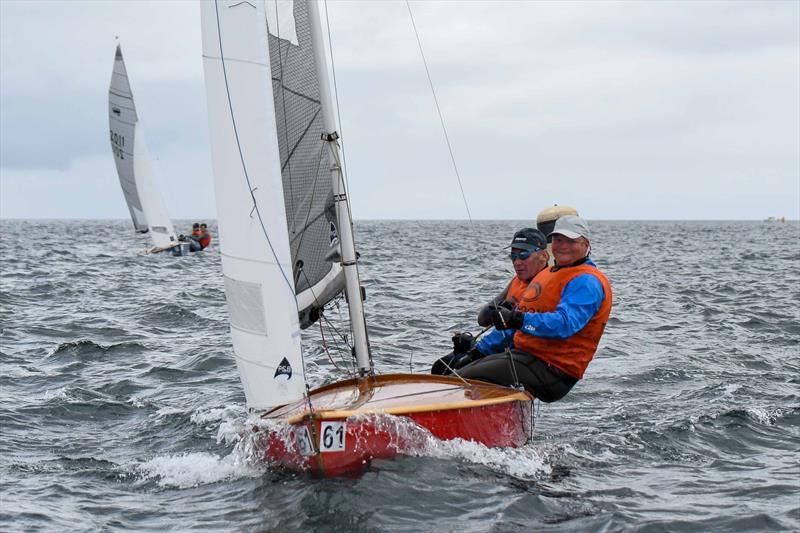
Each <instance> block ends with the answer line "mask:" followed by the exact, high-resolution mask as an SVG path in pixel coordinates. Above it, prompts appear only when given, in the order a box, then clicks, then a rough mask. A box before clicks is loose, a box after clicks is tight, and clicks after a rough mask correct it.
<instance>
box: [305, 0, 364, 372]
mask: <svg viewBox="0 0 800 533" xmlns="http://www.w3.org/2000/svg"><path fill="white" fill-rule="evenodd" d="M306 4H307V6H308V13H309V19H310V23H311V24H310V25H311V41H312V45H313V49H314V63H315V66H316V70H317V79H318V80H319V95H320V101H321V102H322V117H323V123H324V125H325V134H324V135H323V141H325V142H326V143H327V145H328V147H329V148H330V151H331V156H332V158H333V164H332V165H331V169H330V171H331V179H332V180H333V194H334V199H335V202H336V213H337V219H338V222H339V224H338V225H339V228H338V230H339V243H340V246H341V253H342V268H343V269H344V275H345V294H346V295H347V303H348V308H349V312H350V325H351V327H352V329H353V344H354V346H355V351H356V364H357V365H358V373H359V375H361V376H364V375H368V374H372V358H371V356H370V352H369V340H368V339H367V323H366V320H365V318H364V302H363V301H362V299H361V280H360V278H359V276H358V260H357V257H356V248H355V242H354V239H353V221H352V219H351V218H350V205H349V202H348V200H347V188H346V187H345V183H344V172H343V170H342V165H341V161H340V158H339V145H338V144H337V142H336V140H337V139H338V138H339V135H338V133H336V122H335V120H334V118H333V103H332V101H331V90H330V82H329V81H328V67H327V65H328V63H327V61H326V59H325V47H324V46H323V45H322V43H323V42H324V41H323V37H322V26H321V19H320V15H319V10H318V9H317V2H316V1H315V0H306Z"/></svg>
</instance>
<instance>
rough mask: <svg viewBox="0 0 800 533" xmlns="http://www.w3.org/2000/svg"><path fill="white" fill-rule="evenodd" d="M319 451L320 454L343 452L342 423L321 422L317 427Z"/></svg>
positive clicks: (344, 431)
mask: <svg viewBox="0 0 800 533" xmlns="http://www.w3.org/2000/svg"><path fill="white" fill-rule="evenodd" d="M319 431H320V438H319V450H320V451H321V452H341V451H343V450H344V436H345V433H347V431H346V426H345V423H344V422H322V423H320V425H319Z"/></svg>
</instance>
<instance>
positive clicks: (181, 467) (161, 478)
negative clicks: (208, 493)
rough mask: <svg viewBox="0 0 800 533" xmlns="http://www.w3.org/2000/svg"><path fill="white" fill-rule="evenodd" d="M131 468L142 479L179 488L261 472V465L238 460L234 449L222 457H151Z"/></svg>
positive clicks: (199, 454) (185, 455)
mask: <svg viewBox="0 0 800 533" xmlns="http://www.w3.org/2000/svg"><path fill="white" fill-rule="evenodd" d="M134 469H135V471H136V472H138V473H139V475H140V476H141V477H142V478H143V479H154V480H155V481H157V483H158V484H159V485H160V486H162V487H178V488H182V489H184V488H188V487H197V486H199V485H209V484H212V483H218V482H220V481H226V480H228V481H229V480H234V479H239V478H245V477H258V476H260V475H263V474H264V469H263V468H257V467H256V466H254V465H253V464H252V463H248V462H243V461H241V458H240V457H239V455H238V454H237V453H235V452H233V453H231V454H229V455H227V456H225V457H218V456H216V455H214V454H211V453H205V452H191V453H183V454H180V455H167V456H160V457H154V458H153V459H150V460H148V461H145V462H143V463H141V464H138V465H136V466H135V468H134Z"/></svg>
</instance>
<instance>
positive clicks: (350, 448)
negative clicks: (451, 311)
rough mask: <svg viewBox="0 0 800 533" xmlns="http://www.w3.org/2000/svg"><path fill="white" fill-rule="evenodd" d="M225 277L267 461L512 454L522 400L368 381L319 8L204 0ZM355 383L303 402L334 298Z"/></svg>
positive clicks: (527, 414) (519, 433) (301, 3)
mask: <svg viewBox="0 0 800 533" xmlns="http://www.w3.org/2000/svg"><path fill="white" fill-rule="evenodd" d="M201 9H202V11H201V12H202V35H203V62H204V68H205V80H206V95H207V100H208V116H209V127H210V138H211V147H212V160H213V164H214V182H215V190H216V200H217V217H218V222H219V234H220V247H221V250H222V254H221V255H222V270H223V274H224V278H225V293H226V298H227V302H228V314H229V319H230V324H231V337H232V340H233V349H234V353H235V356H236V362H237V366H238V368H239V373H240V376H241V379H242V384H243V385H244V391H245V396H246V399H247V406H248V408H249V409H250V410H251V411H253V412H256V413H259V412H260V413H262V415H261V416H262V420H263V422H264V424H263V426H264V427H268V428H270V429H264V428H261V426H260V429H258V431H259V439H258V441H257V442H258V443H259V445H260V451H261V452H262V453H263V456H264V458H265V459H266V460H268V461H273V462H277V463H279V464H282V465H285V466H287V467H289V468H293V469H297V470H307V471H311V472H315V473H319V474H323V475H338V474H343V473H351V472H353V471H357V470H359V469H361V468H363V467H364V466H365V465H367V464H368V463H369V461H370V459H373V458H389V457H393V456H394V455H396V454H397V453H402V452H403V450H404V449H407V446H408V445H409V444H411V442H410V441H411V440H414V439H416V438H419V436H420V435H421V434H422V435H424V436H429V435H432V436H433V437H436V438H438V439H444V440H447V439H457V438H459V439H465V440H470V441H475V442H479V443H481V444H484V445H486V446H493V447H494V446H514V447H516V446H521V445H523V444H524V443H525V442H526V441H527V439H528V437H529V434H530V429H531V404H532V397H531V396H530V395H529V394H528V393H526V392H521V391H518V390H514V389H510V388H506V387H499V386H495V385H491V384H487V383H481V382H477V381H466V380H463V379H460V378H458V377H442V376H432V375H428V374H420V375H416V374H389V375H377V374H375V372H374V369H373V366H372V360H371V356H370V351H369V343H368V340H367V327H366V322H365V319H364V309H363V302H362V297H361V289H360V281H359V275H358V268H357V255H356V252H355V246H354V242H353V230H352V220H351V218H350V209H349V205H348V200H347V195H346V190H345V185H344V175H343V172H342V168H341V165H340V159H339V147H338V144H337V139H338V135H337V133H336V131H335V123H334V119H333V114H332V109H333V108H332V105H331V97H330V88H329V83H328V72H327V65H326V62H325V56H324V51H323V41H322V38H321V26H320V22H319V20H320V19H319V13H318V12H317V5H316V3H315V2H314V1H307V0H297V1H295V2H275V1H273V0H269V1H267V2H266V3H265V2H264V0H247V1H242V0H217V1H215V2H201ZM343 290H344V291H345V294H346V295H347V301H348V302H349V305H348V310H349V313H350V327H351V331H352V338H353V342H354V351H355V358H356V367H357V371H356V372H357V375H358V377H356V378H353V379H348V380H345V381H340V382H337V383H333V384H330V385H326V386H324V387H320V388H318V389H316V390H313V391H311V392H307V388H306V376H305V368H304V365H303V359H302V348H301V343H300V331H301V329H304V328H306V327H308V326H309V325H311V324H313V323H314V322H315V321H316V320H317V319H318V318H319V315H320V313H321V311H322V309H323V307H324V305H325V304H326V303H328V302H329V301H330V300H331V299H333V298H334V297H336V296H337V295H338V294H340V293H341V292H342V291H343Z"/></svg>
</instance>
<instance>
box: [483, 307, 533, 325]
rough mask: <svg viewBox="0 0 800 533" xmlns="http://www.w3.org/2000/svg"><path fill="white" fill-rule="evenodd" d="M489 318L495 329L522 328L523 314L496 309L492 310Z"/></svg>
mask: <svg viewBox="0 0 800 533" xmlns="http://www.w3.org/2000/svg"><path fill="white" fill-rule="evenodd" d="M491 318H492V324H493V325H494V327H495V329H519V328H521V327H522V321H523V320H524V318H525V313H521V312H519V311H514V310H511V309H506V308H505V307H498V308H497V309H492V314H491Z"/></svg>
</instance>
